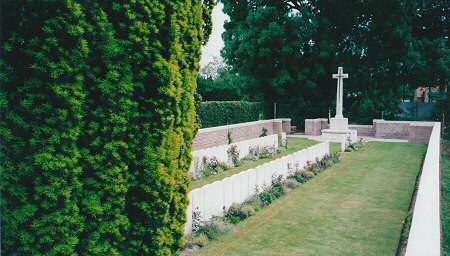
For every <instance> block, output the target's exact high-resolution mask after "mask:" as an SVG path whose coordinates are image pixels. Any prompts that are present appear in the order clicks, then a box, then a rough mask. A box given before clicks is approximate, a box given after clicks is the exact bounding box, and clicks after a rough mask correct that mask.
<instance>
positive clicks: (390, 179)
mask: <svg viewBox="0 0 450 256" xmlns="http://www.w3.org/2000/svg"><path fill="white" fill-rule="evenodd" d="M425 151H426V145H423V144H421V145H419V144H408V143H386V142H370V143H368V144H367V145H366V147H364V148H363V149H361V150H359V151H357V152H352V153H344V154H343V155H342V157H341V162H340V163H338V164H336V165H334V166H333V167H331V168H330V169H328V170H327V171H325V172H324V173H322V174H320V175H319V176H317V177H316V178H314V179H312V180H311V181H309V182H307V183H306V184H305V185H304V186H303V187H300V188H299V189H297V190H295V191H293V192H291V193H289V194H288V195H286V196H285V197H283V198H281V199H279V200H278V201H276V202H275V203H273V204H272V205H270V206H269V207H267V208H265V209H264V210H263V211H261V212H260V213H258V214H257V215H256V216H254V217H252V218H250V219H248V220H246V221H244V222H242V223H240V224H238V225H237V226H236V227H235V228H234V229H232V230H231V231H230V232H229V233H227V234H226V235H224V236H222V237H221V238H219V240H217V241H214V242H211V243H210V244H208V245H207V246H206V247H204V248H203V249H202V250H201V251H200V253H201V255H395V253H396V250H397V246H398V242H399V239H400V233H401V230H402V227H403V223H402V222H403V220H404V219H405V217H406V214H407V211H408V207H409V203H410V200H411V196H412V193H413V190H414V184H415V180H416V176H417V174H418V173H419V169H420V166H421V162H422V160H423V154H424V152H425Z"/></svg>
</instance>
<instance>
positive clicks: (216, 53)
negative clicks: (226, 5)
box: [200, 3, 228, 68]
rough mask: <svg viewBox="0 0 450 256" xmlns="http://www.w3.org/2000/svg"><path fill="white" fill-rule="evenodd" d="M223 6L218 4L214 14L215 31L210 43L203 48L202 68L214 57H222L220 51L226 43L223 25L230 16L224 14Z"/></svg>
mask: <svg viewBox="0 0 450 256" xmlns="http://www.w3.org/2000/svg"><path fill="white" fill-rule="evenodd" d="M222 9H223V4H222V3H218V4H217V5H216V6H215V7H214V9H213V12H212V22H213V29H212V33H211V36H210V37H209V41H208V43H207V44H206V45H205V46H203V47H202V58H201V60H200V67H201V68H202V67H205V66H206V65H207V64H208V63H209V62H211V61H212V60H213V58H214V57H220V50H221V49H222V48H223V46H224V43H223V40H222V33H223V32H224V31H225V29H224V28H223V24H224V22H225V20H227V19H228V15H226V14H225V13H223V11H222Z"/></svg>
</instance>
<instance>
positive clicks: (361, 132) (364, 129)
mask: <svg viewBox="0 0 450 256" xmlns="http://www.w3.org/2000/svg"><path fill="white" fill-rule="evenodd" d="M348 129H350V130H356V132H357V133H358V136H368V137H375V129H374V128H373V125H356V124H350V125H348Z"/></svg>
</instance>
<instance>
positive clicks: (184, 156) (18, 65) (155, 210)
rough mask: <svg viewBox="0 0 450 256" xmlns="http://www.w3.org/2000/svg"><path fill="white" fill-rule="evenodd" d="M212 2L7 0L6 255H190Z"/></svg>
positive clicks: (1, 65)
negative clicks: (185, 247) (199, 87)
mask: <svg viewBox="0 0 450 256" xmlns="http://www.w3.org/2000/svg"><path fill="white" fill-rule="evenodd" d="M208 3H209V4H208ZM210 3H211V1H207V4H205V5H202V3H201V2H200V1H171V2H162V1H122V2H121V3H117V2H115V3H109V2H98V1H83V2H73V1H59V0H52V1H44V2H42V1H33V0H28V1H3V2H2V4H3V6H2V7H3V8H2V10H1V12H2V13H1V26H2V29H3V31H2V38H1V45H2V49H1V59H0V70H1V73H0V80H1V83H2V88H1V92H0V99H1V101H0V102H1V104H0V112H1V115H2V116H1V123H0V124H1V125H0V130H1V136H2V143H1V150H0V154H1V155H0V157H1V159H2V164H1V168H2V169H1V172H2V187H1V192H2V199H1V200H2V201H1V205H2V206H1V207H2V231H3V233H2V248H3V250H4V253H6V254H48V255H59V254H61V255H66V254H70V255H74V254H81V255H85V254H87V255H91V254H105V255H119V254H124V255H163V254H164V255H168V254H174V253H176V252H177V251H178V250H179V249H180V247H181V246H182V243H183V230H184V222H185V219H186V216H185V209H186V207H187V204H188V198H187V190H188V180H189V179H188V176H187V170H188V169H189V167H190V163H191V156H190V152H191V149H192V140H193V137H194V135H195V132H196V130H197V125H196V124H195V120H196V116H195V109H194V105H195V102H194V93H195V89H196V77H197V74H198V69H199V58H200V46H201V44H202V42H203V41H204V40H206V39H207V37H208V31H210V29H209V27H210V24H208V15H210V12H211V4H210ZM202 13H203V15H204V16H205V15H206V22H205V21H204V20H203V19H202ZM209 19H210V18H209ZM203 31H206V34H204V32H203Z"/></svg>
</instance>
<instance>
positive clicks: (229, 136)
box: [227, 130, 233, 144]
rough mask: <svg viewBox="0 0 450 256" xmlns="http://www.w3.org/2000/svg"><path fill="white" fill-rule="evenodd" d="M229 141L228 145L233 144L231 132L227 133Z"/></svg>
mask: <svg viewBox="0 0 450 256" xmlns="http://www.w3.org/2000/svg"><path fill="white" fill-rule="evenodd" d="M227 139H228V144H231V143H233V132H232V131H231V130H228V131H227Z"/></svg>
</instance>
